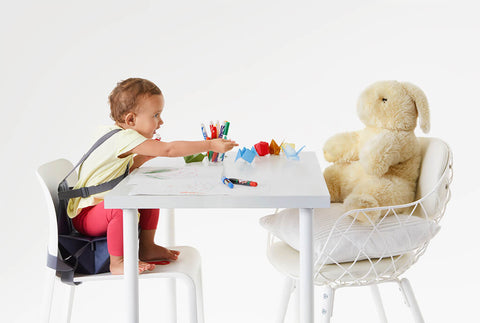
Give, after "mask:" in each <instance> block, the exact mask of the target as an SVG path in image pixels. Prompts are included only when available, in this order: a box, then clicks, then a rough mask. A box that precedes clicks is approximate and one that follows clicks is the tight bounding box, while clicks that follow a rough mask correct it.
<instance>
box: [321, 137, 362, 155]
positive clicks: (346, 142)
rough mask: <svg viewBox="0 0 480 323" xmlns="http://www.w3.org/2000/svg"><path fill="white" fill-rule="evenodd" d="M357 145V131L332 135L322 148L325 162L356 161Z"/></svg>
mask: <svg viewBox="0 0 480 323" xmlns="http://www.w3.org/2000/svg"><path fill="white" fill-rule="evenodd" d="M358 145H359V134H358V131H353V132H343V133H339V134H336V135H333V136H332V137H330V138H329V139H328V140H327V141H326V142H325V145H324V146H323V154H324V156H325V160H326V161H328V162H331V163H334V162H351V161H354V160H358Z"/></svg>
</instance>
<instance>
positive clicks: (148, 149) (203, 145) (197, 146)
mask: <svg viewBox="0 0 480 323" xmlns="http://www.w3.org/2000/svg"><path fill="white" fill-rule="evenodd" d="M235 146H238V144H237V143H236V142H235V141H232V140H227V139H212V140H201V141H172V142H164V141H157V140H153V139H148V140H146V141H144V142H143V143H141V144H140V145H138V146H137V147H135V148H133V149H132V150H131V151H130V152H129V153H133V154H138V155H142V156H150V157H160V156H162V157H182V156H188V155H193V154H198V153H202V152H206V151H214V152H218V153H225V152H227V151H229V150H231V149H232V148H233V147H235Z"/></svg>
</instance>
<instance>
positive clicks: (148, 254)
mask: <svg viewBox="0 0 480 323" xmlns="http://www.w3.org/2000/svg"><path fill="white" fill-rule="evenodd" d="M179 254H180V251H177V250H170V249H167V248H165V247H162V246H159V245H156V244H151V245H142V244H140V251H139V253H138V256H139V258H140V259H141V260H143V261H152V260H160V259H168V260H177V258H178V255H179Z"/></svg>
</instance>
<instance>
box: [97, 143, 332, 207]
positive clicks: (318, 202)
mask: <svg viewBox="0 0 480 323" xmlns="http://www.w3.org/2000/svg"><path fill="white" fill-rule="evenodd" d="M299 156H300V160H291V159H287V158H286V157H285V156H273V155H269V156H263V157H257V158H255V161H254V162H253V163H252V164H249V163H247V162H245V161H243V160H238V161H237V162H235V161H234V158H233V156H231V155H228V154H227V156H226V158H225V160H224V161H223V162H222V163H220V164H215V165H211V164H209V163H207V162H205V161H204V162H203V163H191V164H186V163H185V162H184V160H183V158H161V157H160V158H155V159H153V160H152V161H151V162H149V163H148V164H145V167H141V168H139V169H136V170H135V171H133V172H132V173H131V174H130V175H129V176H128V177H127V178H126V179H125V180H124V181H122V182H121V183H120V184H119V185H117V186H116V187H115V188H114V189H113V190H112V191H111V192H109V193H108V194H107V195H106V197H105V208H121V209H137V208H316V207H328V206H329V203H330V198H329V195H328V189H327V187H326V185H325V180H324V178H323V174H322V171H321V168H320V165H319V163H318V159H317V156H316V154H315V153H314V152H302V153H300V155H299ZM222 176H226V177H234V178H239V179H244V180H251V181H255V182H257V183H258V186H257V187H247V186H240V185H235V186H234V188H233V189H230V188H228V187H227V186H226V185H224V184H223V183H222V182H221V177H222Z"/></svg>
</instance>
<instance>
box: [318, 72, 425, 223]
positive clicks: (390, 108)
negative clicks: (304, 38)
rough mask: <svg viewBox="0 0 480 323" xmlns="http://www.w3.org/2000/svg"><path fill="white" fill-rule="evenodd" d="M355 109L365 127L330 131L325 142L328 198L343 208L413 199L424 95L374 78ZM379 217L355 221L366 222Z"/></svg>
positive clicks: (371, 215) (405, 85)
mask: <svg viewBox="0 0 480 323" xmlns="http://www.w3.org/2000/svg"><path fill="white" fill-rule="evenodd" d="M357 113H358V116H359V117H360V120H361V121H362V122H363V123H364V124H365V126H366V127H365V129H363V130H359V131H355V132H346V133H340V134H337V135H334V136H333V137H331V138H329V139H328V140H327V142H326V143H325V146H324V155H325V159H326V160H327V161H329V162H332V163H333V165H330V166H329V167H327V168H326V169H325V172H324V175H325V180H326V182H327V186H328V190H329V192H330V196H331V201H332V202H343V203H344V206H345V208H346V210H352V209H363V208H372V207H377V206H387V205H398V204H404V203H409V202H412V201H413V200H414V197H415V190H416V183H417V179H418V174H419V168H420V162H421V160H420V159H421V158H420V148H419V144H418V142H417V138H416V136H415V133H414V130H415V127H416V126H417V117H418V118H419V119H420V127H421V129H422V130H423V132H425V133H427V132H428V131H429V130H430V113H429V108H428V102H427V98H426V96H425V94H424V93H423V91H422V90H421V89H420V88H418V87H417V86H415V85H413V84H411V83H406V82H404V83H401V82H397V81H380V82H376V83H374V84H372V85H370V86H369V87H368V88H367V89H365V91H364V92H363V93H362V94H361V95H360V98H359V99H358V103H357ZM381 215H382V214H381V213H380V212H379V211H376V212H373V211H371V212H368V213H367V214H366V216H365V215H363V214H362V213H360V215H359V217H358V218H357V219H358V220H359V221H362V222H365V223H371V222H376V221H377V220H378V218H379V217H380V216H381ZM368 218H370V219H371V221H370V220H369V219H368Z"/></svg>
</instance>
